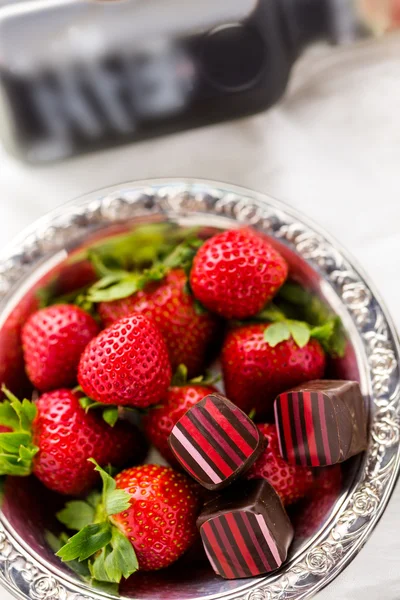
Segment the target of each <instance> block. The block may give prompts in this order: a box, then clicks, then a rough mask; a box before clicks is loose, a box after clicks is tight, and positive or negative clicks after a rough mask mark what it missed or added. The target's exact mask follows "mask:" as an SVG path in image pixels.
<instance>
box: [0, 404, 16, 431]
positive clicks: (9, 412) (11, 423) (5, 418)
mask: <svg viewBox="0 0 400 600" xmlns="http://www.w3.org/2000/svg"><path fill="white" fill-rule="evenodd" d="M0 424H1V425H4V426H5V427H9V428H10V429H12V430H13V431H14V430H16V429H18V428H19V418H18V415H17V413H16V412H15V410H14V409H13V407H12V406H11V403H10V402H7V401H5V402H2V403H1V404H0Z"/></svg>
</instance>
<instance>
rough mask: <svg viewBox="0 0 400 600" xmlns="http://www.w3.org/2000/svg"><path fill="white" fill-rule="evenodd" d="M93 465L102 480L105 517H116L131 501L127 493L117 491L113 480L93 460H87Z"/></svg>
mask: <svg viewBox="0 0 400 600" xmlns="http://www.w3.org/2000/svg"><path fill="white" fill-rule="evenodd" d="M89 461H90V462H92V463H93V464H94V465H95V470H96V471H98V472H99V473H100V475H101V478H102V480H103V500H102V501H103V507H104V511H105V514H106V515H107V516H111V515H116V514H118V513H120V512H123V511H124V510H127V509H128V508H129V507H130V504H131V499H130V496H129V494H128V492H125V491H124V490H119V489H117V484H116V483H115V479H113V478H112V477H111V476H110V475H109V474H108V473H106V471H104V469H102V468H101V467H100V466H99V465H98V464H97V463H96V461H95V460H94V459H93V458H90V459H89Z"/></svg>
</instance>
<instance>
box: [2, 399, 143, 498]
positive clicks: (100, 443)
mask: <svg viewBox="0 0 400 600" xmlns="http://www.w3.org/2000/svg"><path fill="white" fill-rule="evenodd" d="M3 391H4V393H5V395H6V397H7V398H8V400H6V401H5V402H3V403H2V404H0V423H1V424H2V425H4V426H7V427H9V428H10V429H11V430H12V432H13V433H1V434H0V448H1V451H2V453H3V454H2V455H1V458H0V474H1V475H22V476H24V475H29V474H30V473H33V474H34V475H36V477H37V478H38V479H40V481H41V482H42V483H44V485H46V486H47V487H48V488H49V489H51V490H54V491H56V492H58V493H60V494H67V495H79V494H82V493H83V492H86V491H87V490H89V489H90V488H91V487H92V486H93V485H94V484H95V483H96V481H97V479H98V474H97V473H96V472H95V470H94V469H93V465H91V464H90V463H88V458H90V457H91V456H94V457H95V458H96V460H98V461H99V462H100V463H101V464H102V465H107V464H109V463H110V464H113V465H115V466H119V467H122V466H124V465H125V464H127V463H132V462H133V461H135V460H140V459H142V458H143V457H144V454H145V451H146V444H145V443H144V440H143V438H142V435H141V434H140V433H139V431H138V430H137V429H136V428H135V427H133V426H131V425H128V424H127V423H123V422H119V423H117V424H116V425H115V427H110V425H108V424H107V423H106V422H105V421H104V420H103V419H102V418H101V416H100V415H98V414H95V413H94V412H90V413H86V412H85V411H84V409H83V408H82V407H81V404H80V400H79V397H78V395H77V394H74V393H73V392H72V391H70V390H68V389H61V390H55V391H53V392H48V393H45V394H43V395H42V396H41V397H40V398H39V400H38V401H37V403H36V404H35V403H32V402H29V401H28V400H24V401H23V402H20V401H19V400H18V399H17V398H16V397H15V396H13V394H11V393H10V392H9V391H8V390H6V389H5V388H4V389H3Z"/></svg>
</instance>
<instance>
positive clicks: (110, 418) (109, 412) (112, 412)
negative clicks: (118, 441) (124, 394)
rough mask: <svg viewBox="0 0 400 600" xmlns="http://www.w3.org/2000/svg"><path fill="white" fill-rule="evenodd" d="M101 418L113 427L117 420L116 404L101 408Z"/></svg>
mask: <svg viewBox="0 0 400 600" xmlns="http://www.w3.org/2000/svg"><path fill="white" fill-rule="evenodd" d="M103 420H104V421H105V422H106V423H108V425H110V427H114V425H115V423H116V422H117V421H118V407H117V406H108V407H107V408H105V409H104V410H103Z"/></svg>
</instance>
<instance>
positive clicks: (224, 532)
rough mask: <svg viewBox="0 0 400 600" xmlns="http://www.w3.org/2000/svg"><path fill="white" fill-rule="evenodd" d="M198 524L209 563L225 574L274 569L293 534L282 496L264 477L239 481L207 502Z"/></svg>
mask: <svg viewBox="0 0 400 600" xmlns="http://www.w3.org/2000/svg"><path fill="white" fill-rule="evenodd" d="M197 525H198V527H199V529H200V535H201V539H202V542H203V546H204V550H205V552H206V554H207V557H208V559H209V561H210V564H211V566H212V567H213V569H214V571H215V572H216V573H217V575H220V576H221V577H224V578H225V579H239V578H242V577H254V576H257V575H262V574H264V573H270V572H271V571H275V569H278V568H279V567H280V566H281V564H282V563H283V562H284V561H285V560H286V558H287V553H288V550H289V546H290V544H291V543H292V540H293V527H292V525H291V523H290V520H289V518H288V516H287V514H286V512H285V509H284V508H283V505H282V502H281V500H280V498H279V496H278V494H277V493H276V492H275V490H274V489H273V487H272V486H271V485H270V484H269V483H268V482H267V481H266V480H265V479H252V480H250V481H240V482H238V483H236V484H234V485H233V486H231V487H230V488H229V489H228V490H226V491H224V492H223V493H222V494H220V495H219V496H217V497H216V498H213V499H212V500H210V501H209V502H207V503H206V504H205V506H204V508H203V511H202V513H201V514H200V516H199V518H198V520H197Z"/></svg>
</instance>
